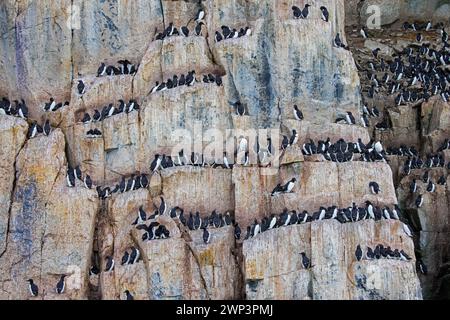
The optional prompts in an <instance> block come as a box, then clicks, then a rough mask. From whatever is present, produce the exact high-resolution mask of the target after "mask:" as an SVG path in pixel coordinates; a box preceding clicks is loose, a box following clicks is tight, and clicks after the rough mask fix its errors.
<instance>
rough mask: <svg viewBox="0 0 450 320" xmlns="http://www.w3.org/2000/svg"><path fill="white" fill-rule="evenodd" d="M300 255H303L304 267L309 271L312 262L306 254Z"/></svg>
mask: <svg viewBox="0 0 450 320" xmlns="http://www.w3.org/2000/svg"><path fill="white" fill-rule="evenodd" d="M300 254H301V255H302V265H303V268H305V269H309V268H310V267H311V261H310V260H309V258H308V257H307V256H306V253H304V252H300Z"/></svg>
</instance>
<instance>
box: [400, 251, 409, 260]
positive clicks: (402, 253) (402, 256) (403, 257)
mask: <svg viewBox="0 0 450 320" xmlns="http://www.w3.org/2000/svg"><path fill="white" fill-rule="evenodd" d="M400 259H402V260H404V261H409V260H411V259H412V258H411V257H410V256H409V255H408V254H407V253H406V252H405V251H403V250H401V251H400Z"/></svg>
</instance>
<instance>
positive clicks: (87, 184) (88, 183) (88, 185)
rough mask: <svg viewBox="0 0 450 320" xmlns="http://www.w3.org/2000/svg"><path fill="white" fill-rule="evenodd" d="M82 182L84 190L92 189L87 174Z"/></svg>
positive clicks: (90, 180)
mask: <svg viewBox="0 0 450 320" xmlns="http://www.w3.org/2000/svg"><path fill="white" fill-rule="evenodd" d="M83 182H84V186H85V187H86V189H92V179H91V176H90V175H88V174H87V175H86V176H85V177H84V180H83Z"/></svg>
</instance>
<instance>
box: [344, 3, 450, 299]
mask: <svg viewBox="0 0 450 320" xmlns="http://www.w3.org/2000/svg"><path fill="white" fill-rule="evenodd" d="M374 2H377V3H382V6H385V7H386V8H387V9H384V10H387V11H391V6H392V2H389V3H387V2H383V1H369V2H367V1H365V4H364V5H370V4H371V3H374ZM400 3H401V9H400V11H401V12H400V16H399V17H396V18H395V19H394V20H396V19H398V21H399V22H401V23H403V21H404V20H407V19H408V17H410V16H409V14H410V13H411V12H416V13H417V12H420V15H415V17H414V21H416V20H417V21H421V20H423V21H426V20H427V19H429V18H430V15H431V14H432V13H433V11H434V10H435V8H436V7H437V2H433V1H431V2H429V3H427V4H426V8H425V7H423V4H418V3H416V1H407V2H400ZM361 10H362V9H361ZM405 10H406V11H405ZM382 12H384V11H382ZM408 12H409V13H408ZM361 13H362V12H361ZM403 19H404V20H403ZM447 20H448V19H447ZM410 21H411V20H410ZM439 21H443V22H445V20H440V19H436V20H433V21H432V22H433V26H434V28H433V29H432V30H430V31H428V32H427V31H422V32H423V35H424V42H425V43H429V44H430V45H431V46H434V45H436V46H439V45H440V43H441V35H440V32H439V30H436V29H435V27H436V23H437V22H439ZM447 22H448V21H447ZM358 32H359V29H356V28H347V38H348V39H349V42H350V47H351V49H352V52H353V54H354V57H355V61H356V64H357V66H358V67H359V70H360V78H361V79H362V81H361V86H362V88H363V92H367V91H368V89H369V88H370V86H371V83H370V80H368V78H367V77H366V76H365V75H366V72H365V71H364V69H365V68H366V66H367V65H368V62H369V61H374V59H373V55H372V53H371V50H373V49H374V48H377V47H379V48H380V49H381V51H380V58H381V57H382V58H383V59H384V60H385V61H390V60H391V56H392V55H393V54H395V53H398V52H401V51H403V50H404V49H405V48H407V47H408V46H409V45H411V43H415V42H416V40H415V37H416V34H417V32H414V31H410V32H404V31H403V30H400V26H397V24H394V25H393V26H392V27H391V28H383V29H381V30H369V39H362V37H361V36H360V35H359V33H358ZM374 74H375V75H377V77H378V79H382V77H383V76H384V72H381V71H380V70H379V69H378V70H377V71H376V72H374ZM363 96H364V100H365V102H366V105H367V107H368V108H372V107H374V106H375V107H377V108H378V109H379V111H380V117H371V119H370V129H369V131H370V132H371V135H372V137H373V138H374V139H377V140H381V141H383V143H384V145H385V146H387V147H390V148H394V149H395V148H399V147H402V146H403V147H404V148H405V147H414V148H415V149H416V150H417V152H418V157H419V158H420V159H422V161H426V159H427V156H430V155H436V154H440V155H441V156H442V157H443V159H444V167H442V166H440V167H437V168H436V167H434V168H427V166H424V167H423V168H421V169H414V168H413V169H412V170H411V173H410V174H409V175H406V174H405V170H404V169H405V164H406V163H407V160H408V158H411V157H410V155H404V156H398V155H390V156H388V163H389V166H390V167H391V168H392V172H393V178H394V185H395V188H396V193H397V196H398V201H399V205H400V207H401V208H402V209H403V210H404V212H405V213H406V215H407V217H408V219H409V221H410V223H411V226H412V228H413V231H414V242H415V251H416V258H417V260H419V261H422V262H423V263H424V264H425V266H426V267H427V269H428V270H427V271H428V272H427V273H426V274H422V273H421V272H419V276H420V280H421V285H422V288H423V296H424V298H425V299H434V298H444V299H447V298H448V247H449V245H448V226H449V223H448V212H449V204H448V189H447V188H448V187H447V185H448V167H447V166H448V163H449V160H450V159H449V158H448V151H447V150H445V151H443V152H439V151H438V150H439V148H440V147H441V146H442V145H443V143H444V141H445V139H448V138H449V137H450V132H449V123H450V122H449V104H448V103H445V102H444V101H442V98H441V97H440V96H439V95H436V96H433V97H431V98H430V99H428V101H422V100H419V101H417V102H415V103H407V104H402V105H400V106H398V105H396V103H395V101H394V99H395V97H396V94H393V95H392V94H389V93H387V92H386V90H385V88H382V87H380V88H379V90H378V92H375V93H374V97H373V98H369V97H368V94H367V93H364V94H363ZM383 119H386V120H387V123H388V128H387V130H384V131H382V130H378V129H375V125H376V124H377V123H380V122H381V121H382V120H383ZM425 172H429V175H430V178H431V181H432V183H434V184H435V187H436V190H435V192H428V191H427V183H424V182H422V177H423V175H424V174H425ZM441 176H442V177H443V179H444V181H447V183H446V184H445V185H439V184H438V183H437V182H438V180H439V179H440V178H441ZM413 179H415V180H416V181H417V184H418V190H417V192H416V193H411V191H410V185H411V182H412V180H413ZM419 195H422V196H423V199H424V203H423V206H422V207H420V208H418V207H417V205H416V204H415V201H416V199H417V198H418V196H419ZM418 267H419V264H418ZM418 270H420V268H418Z"/></svg>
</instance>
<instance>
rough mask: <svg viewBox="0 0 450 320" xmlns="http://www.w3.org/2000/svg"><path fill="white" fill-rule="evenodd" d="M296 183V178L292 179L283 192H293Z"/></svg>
mask: <svg viewBox="0 0 450 320" xmlns="http://www.w3.org/2000/svg"><path fill="white" fill-rule="evenodd" d="M296 181H297V179H296V178H292V179H291V180H289V182H288V183H286V184H285V185H284V186H283V192H284V193H290V192H291V191H292V189H293V188H294V186H295V182H296Z"/></svg>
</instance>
